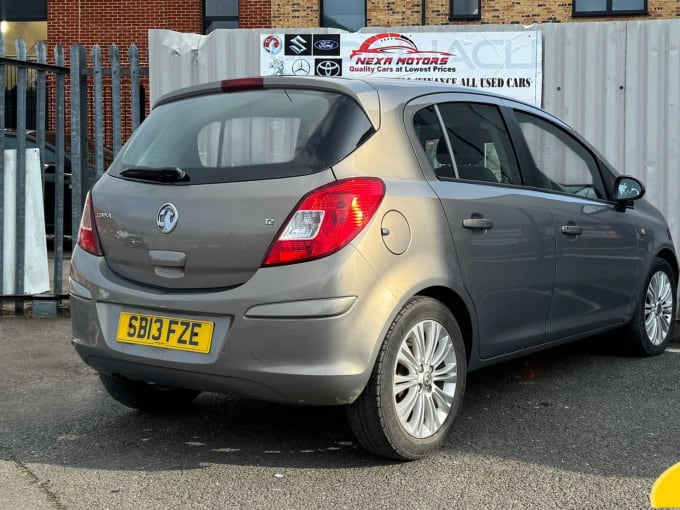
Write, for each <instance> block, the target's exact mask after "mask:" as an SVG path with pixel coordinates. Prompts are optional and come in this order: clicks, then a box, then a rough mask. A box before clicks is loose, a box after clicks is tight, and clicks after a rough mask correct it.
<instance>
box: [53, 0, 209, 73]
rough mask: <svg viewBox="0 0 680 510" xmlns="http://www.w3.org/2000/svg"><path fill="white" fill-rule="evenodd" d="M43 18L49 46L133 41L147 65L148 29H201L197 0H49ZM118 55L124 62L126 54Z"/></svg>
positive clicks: (103, 46)
mask: <svg viewBox="0 0 680 510" xmlns="http://www.w3.org/2000/svg"><path fill="white" fill-rule="evenodd" d="M47 18H48V23H47V39H48V42H49V44H50V46H53V45H55V44H63V45H64V46H65V47H67V46H69V45H71V44H82V45H84V46H87V47H90V46H92V45H94V44H99V45H100V46H101V47H102V48H107V47H108V46H110V45H111V44H116V45H117V46H118V47H119V48H127V47H128V46H130V44H132V43H135V44H136V45H137V46H138V47H139V49H140V60H141V62H142V64H143V65H148V49H147V44H148V43H147V41H148V35H147V31H148V30H149V29H151V28H167V29H171V30H176V31H178V32H194V33H201V31H202V28H203V26H202V24H203V20H202V16H201V0H145V1H139V0H49V2H47ZM121 58H122V59H123V61H124V62H126V61H127V54H125V55H124V56H123V55H121Z"/></svg>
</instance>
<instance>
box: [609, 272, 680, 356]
mask: <svg viewBox="0 0 680 510" xmlns="http://www.w3.org/2000/svg"><path fill="white" fill-rule="evenodd" d="M676 305H677V282H676V278H675V275H674V274H673V270H672V269H671V266H670V265H669V264H668V262H666V261H665V260H663V259H656V261H655V262H654V265H653V266H652V270H651V271H650V273H649V275H648V277H647V280H646V282H645V286H644V289H643V293H642V296H641V299H640V303H639V304H638V307H637V309H636V310H635V315H634V316H633V320H632V321H631V322H630V323H629V324H628V325H627V326H625V327H624V328H623V330H622V333H623V336H624V338H625V340H626V342H627V344H628V347H629V349H630V351H631V352H632V353H633V354H636V355H638V356H655V355H657V354H661V353H662V352H664V351H665V350H666V347H668V343H669V342H670V339H671V335H672V332H673V325H674V323H675V310H676Z"/></svg>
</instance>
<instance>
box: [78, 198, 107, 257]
mask: <svg viewBox="0 0 680 510" xmlns="http://www.w3.org/2000/svg"><path fill="white" fill-rule="evenodd" d="M78 246H80V247H81V248H82V249H83V250H85V251H86V252H88V253H91V254H92V255H97V256H99V257H101V256H102V255H104V253H103V252H102V249H101V247H100V246H99V237H98V236H97V227H96V225H95V222H94V207H93V206H92V198H91V197H90V194H89V193H88V194H87V198H86V199H85V207H83V216H82V218H81V219H80V229H78Z"/></svg>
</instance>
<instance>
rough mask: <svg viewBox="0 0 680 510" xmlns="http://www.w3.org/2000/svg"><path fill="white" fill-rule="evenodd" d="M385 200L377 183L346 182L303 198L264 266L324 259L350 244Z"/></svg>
mask: <svg viewBox="0 0 680 510" xmlns="http://www.w3.org/2000/svg"><path fill="white" fill-rule="evenodd" d="M384 196H385V185H384V184H383V182H382V181H381V180H380V179H375V178H356V179H345V180H342V181H337V182H333V183H331V184H327V185H326V186H322V187H321V188H318V189H316V190H314V191H312V192H311V193H309V194H308V195H307V196H305V197H304V198H303V199H302V201H301V202H300V204H299V205H298V206H297V208H296V209H295V211H294V212H293V214H292V215H291V216H290V219H289V220H288V223H287V224H286V225H285V226H284V227H283V228H282V229H281V231H280V232H279V234H278V236H277V238H276V241H274V244H272V246H271V248H270V249H269V253H268V254H267V257H266V258H265V261H264V265H265V266H276V265H281V264H292V263H295V262H302V261H306V260H312V259H318V258H321V257H325V256H327V255H330V254H332V253H335V252H336V251H338V250H340V249H341V248H343V247H344V246H346V245H347V244H349V243H350V241H352V239H354V238H355V237H356V236H357V235H358V234H359V232H361V231H362V230H363V228H364V227H365V226H366V225H367V224H368V222H369V221H371V218H372V217H373V214H375V211H376V210H377V209H378V206H379V205H380V202H381V201H382V199H383V197H384Z"/></svg>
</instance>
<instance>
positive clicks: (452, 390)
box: [347, 297, 466, 460]
mask: <svg viewBox="0 0 680 510" xmlns="http://www.w3.org/2000/svg"><path fill="white" fill-rule="evenodd" d="M465 376H466V358H465V347H464V344H463V337H462V335H461V332H460V328H459V327H458V324H457V322H456V320H455V318H454V317H453V315H452V314H451V312H450V311H449V310H448V308H446V307H445V306H444V305H443V304H442V303H440V302H439V301H436V300H434V299H431V298H427V297H416V298H413V299H411V300H410V301H409V302H408V303H406V305H405V306H404V308H403V309H402V310H401V312H400V313H399V315H398V316H397V317H396V319H395V320H394V322H393V323H392V326H391V327H390V329H389V331H388V333H387V335H386V336H385V340H384V342H383V345H382V347H381V350H380V353H379V354H378V359H377V360H376V364H375V367H374V369H373V374H372V375H371V379H370V380H369V382H368V385H367V386H366V388H365V390H364V392H363V393H362V394H361V396H360V397H359V398H358V399H357V400H356V401H355V402H354V403H353V404H352V405H350V406H349V407H348V410H347V414H348V419H349V423H350V427H351V428H352V431H353V432H354V434H355V436H356V438H357V440H358V441H359V443H360V444H361V445H362V446H363V447H364V448H366V449H367V450H368V451H370V452H372V453H375V454H377V455H380V456H383V457H389V458H394V459H399V460H413V459H418V458H420V457H423V456H425V455H427V454H428V453H430V452H431V451H433V450H434V449H436V448H438V447H439V446H440V445H441V444H442V443H443V441H444V440H445V439H446V435H447V433H448V432H449V430H450V429H451V426H452V425H453V421H454V419H455V417H456V415H457V414H458V411H459V409H460V406H461V403H462V399H463V393H464V391H465Z"/></svg>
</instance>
